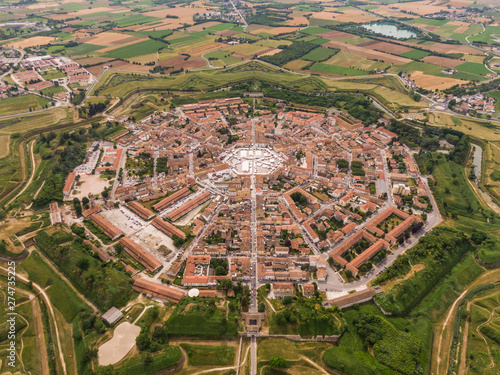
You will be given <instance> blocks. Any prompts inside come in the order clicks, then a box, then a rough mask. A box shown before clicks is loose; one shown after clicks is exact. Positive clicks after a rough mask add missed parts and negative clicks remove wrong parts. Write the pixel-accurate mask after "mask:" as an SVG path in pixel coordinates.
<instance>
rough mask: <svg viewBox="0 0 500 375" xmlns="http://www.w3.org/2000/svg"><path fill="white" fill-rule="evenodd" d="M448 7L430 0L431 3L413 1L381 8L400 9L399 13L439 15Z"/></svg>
mask: <svg viewBox="0 0 500 375" xmlns="http://www.w3.org/2000/svg"><path fill="white" fill-rule="evenodd" d="M436 4H437V5H436ZM446 5H447V4H445V3H436V2H434V1H433V0H429V1H412V2H408V3H400V4H390V5H385V6H381V7H380V8H381V9H384V8H389V9H398V10H399V11H401V10H405V11H407V12H413V13H416V14H418V15H426V14H434V13H439V12H441V11H443V10H447V8H446Z"/></svg>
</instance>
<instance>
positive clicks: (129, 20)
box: [115, 14, 160, 27]
mask: <svg viewBox="0 0 500 375" xmlns="http://www.w3.org/2000/svg"><path fill="white" fill-rule="evenodd" d="M158 20H160V18H157V17H150V16H145V15H143V14H132V15H125V14H124V15H123V17H121V18H118V19H117V20H116V21H115V22H116V24H117V25H118V27H127V26H133V25H137V24H143V23H149V22H153V21H158Z"/></svg>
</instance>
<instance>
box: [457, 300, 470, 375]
mask: <svg viewBox="0 0 500 375" xmlns="http://www.w3.org/2000/svg"><path fill="white" fill-rule="evenodd" d="M467 311H470V302H469V303H468V304H467ZM468 338H469V319H466V320H465V326H464V337H463V339H462V348H461V352H460V365H459V367H458V375H461V374H465V370H466V369H467V340H468Z"/></svg>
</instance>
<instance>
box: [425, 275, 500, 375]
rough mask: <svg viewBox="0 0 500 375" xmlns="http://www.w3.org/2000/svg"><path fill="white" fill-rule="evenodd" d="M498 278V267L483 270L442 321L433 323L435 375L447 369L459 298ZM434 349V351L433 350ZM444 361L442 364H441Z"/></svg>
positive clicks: (433, 365)
mask: <svg viewBox="0 0 500 375" xmlns="http://www.w3.org/2000/svg"><path fill="white" fill-rule="evenodd" d="M499 279H500V268H497V269H492V270H488V271H486V272H484V273H483V274H482V275H481V276H479V277H478V278H477V279H476V280H474V281H473V282H472V283H471V284H470V285H469V287H468V288H467V289H466V290H464V291H463V292H462V294H461V295H460V296H459V297H458V298H457V299H456V300H455V302H454V303H453V304H452V306H451V307H450V309H449V312H448V315H447V316H446V319H445V321H444V322H443V323H435V324H434V329H435V332H436V336H435V337H436V338H435V340H437V344H436V341H434V342H433V347H434V349H433V352H434V353H437V354H436V355H435V358H436V362H434V361H433V362H432V366H431V368H432V373H433V374H436V375H440V374H444V373H446V370H447V365H446V360H447V359H448V356H449V353H450V345H451V336H452V334H453V330H452V329H451V328H452V326H453V324H454V319H452V318H454V316H455V311H456V307H457V304H458V303H459V302H460V300H461V299H462V298H463V297H464V296H465V294H466V293H468V291H469V290H472V289H474V288H477V287H478V286H480V285H484V284H489V283H492V282H495V281H498V280H499ZM434 350H435V351H434ZM443 363H444V364H443ZM440 366H445V368H444V369H443V368H441V367H440Z"/></svg>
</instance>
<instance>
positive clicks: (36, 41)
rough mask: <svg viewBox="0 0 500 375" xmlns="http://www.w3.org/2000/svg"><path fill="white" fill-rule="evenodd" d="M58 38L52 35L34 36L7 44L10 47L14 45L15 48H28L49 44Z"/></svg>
mask: <svg viewBox="0 0 500 375" xmlns="http://www.w3.org/2000/svg"><path fill="white" fill-rule="evenodd" d="M56 39H57V38H54V37H52V36H34V37H31V38H28V39H23V40H19V41H17V42H12V43H9V44H7V46H8V47H14V48H27V47H34V46H43V45H44V44H48V43H50V42H53V41H54V40H56Z"/></svg>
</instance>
